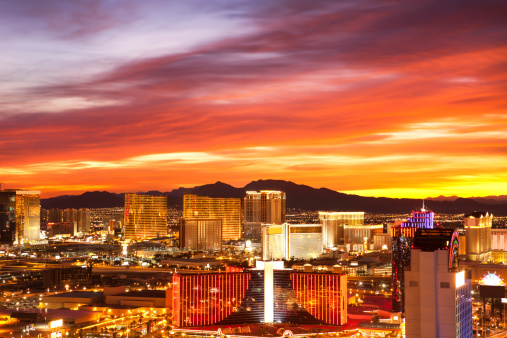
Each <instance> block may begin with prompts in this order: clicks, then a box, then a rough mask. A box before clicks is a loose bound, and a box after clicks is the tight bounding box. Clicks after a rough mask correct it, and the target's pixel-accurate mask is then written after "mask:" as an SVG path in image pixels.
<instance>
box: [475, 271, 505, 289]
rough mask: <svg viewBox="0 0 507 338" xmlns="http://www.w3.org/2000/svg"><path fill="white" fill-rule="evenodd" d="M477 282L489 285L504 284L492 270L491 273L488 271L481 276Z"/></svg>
mask: <svg viewBox="0 0 507 338" xmlns="http://www.w3.org/2000/svg"><path fill="white" fill-rule="evenodd" d="M479 284H482V285H490V286H500V285H505V282H504V281H503V279H501V278H500V277H499V276H497V275H496V274H495V273H494V272H493V273H488V274H487V275H486V276H484V277H482V279H481V280H480V281H479Z"/></svg>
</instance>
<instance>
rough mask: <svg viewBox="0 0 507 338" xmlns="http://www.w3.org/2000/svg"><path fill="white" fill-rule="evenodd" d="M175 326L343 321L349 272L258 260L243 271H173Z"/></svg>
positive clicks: (336, 323) (332, 323)
mask: <svg viewBox="0 0 507 338" xmlns="http://www.w3.org/2000/svg"><path fill="white" fill-rule="evenodd" d="M173 319H174V323H175V325H176V326H177V327H195V326H206V325H215V324H220V325H231V324H246V323H293V324H303V323H304V324H327V325H343V324H346V322H347V276H346V274H344V273H304V272H298V271H295V270H292V269H284V268H283V262H281V261H264V262H258V265H257V268H255V269H250V270H245V271H243V272H225V273H188V274H187V273H178V274H175V275H174V277H173Z"/></svg>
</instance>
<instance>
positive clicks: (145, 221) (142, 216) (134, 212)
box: [125, 193, 167, 239]
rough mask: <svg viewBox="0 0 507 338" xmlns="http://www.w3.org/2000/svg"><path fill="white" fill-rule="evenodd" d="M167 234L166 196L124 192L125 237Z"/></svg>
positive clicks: (147, 236)
mask: <svg viewBox="0 0 507 338" xmlns="http://www.w3.org/2000/svg"><path fill="white" fill-rule="evenodd" d="M165 235H167V197H165V196H150V195H138V194H132V193H126V194H125V239H138V238H155V237H160V236H165Z"/></svg>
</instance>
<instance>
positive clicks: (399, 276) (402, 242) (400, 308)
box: [391, 226, 417, 312]
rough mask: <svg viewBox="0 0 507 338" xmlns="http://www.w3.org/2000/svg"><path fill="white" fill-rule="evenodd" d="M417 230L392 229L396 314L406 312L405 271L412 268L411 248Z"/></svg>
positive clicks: (393, 298) (393, 295) (393, 303)
mask: <svg viewBox="0 0 507 338" xmlns="http://www.w3.org/2000/svg"><path fill="white" fill-rule="evenodd" d="M416 230H417V228H407V227H403V228H402V227H401V226H397V227H392V228H391V233H392V234H391V235H392V236H391V239H392V257H393V262H392V264H391V267H392V270H393V271H392V279H393V282H392V283H393V284H392V286H393V293H392V308H393V311H395V312H404V311H405V270H406V269H407V268H408V267H409V266H410V248H411V246H412V243H413V241H414V236H415V232H416Z"/></svg>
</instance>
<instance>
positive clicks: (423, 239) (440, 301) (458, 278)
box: [405, 229, 473, 338]
mask: <svg viewBox="0 0 507 338" xmlns="http://www.w3.org/2000/svg"><path fill="white" fill-rule="evenodd" d="M458 245H459V241H458V233H457V231H456V230H453V229H417V232H416V234H415V237H414V243H413V249H412V253H411V261H410V270H407V271H406V272H405V290H406V305H405V324H406V337H407V338H419V337H428V338H431V337H435V338H436V337H440V338H451V337H460V338H461V337H463V338H465V337H472V335H473V332H472V281H471V280H470V279H466V277H465V271H464V270H461V269H460V268H459V265H458V252H459V250H458Z"/></svg>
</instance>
